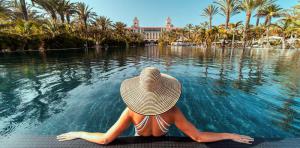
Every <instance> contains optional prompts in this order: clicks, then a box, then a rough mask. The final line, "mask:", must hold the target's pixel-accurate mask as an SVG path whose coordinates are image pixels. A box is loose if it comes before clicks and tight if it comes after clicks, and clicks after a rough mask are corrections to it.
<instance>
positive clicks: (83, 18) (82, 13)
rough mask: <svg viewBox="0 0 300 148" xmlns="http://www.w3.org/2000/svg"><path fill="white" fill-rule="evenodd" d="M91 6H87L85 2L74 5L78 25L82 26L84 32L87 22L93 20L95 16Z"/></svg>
mask: <svg viewBox="0 0 300 148" xmlns="http://www.w3.org/2000/svg"><path fill="white" fill-rule="evenodd" d="M92 10H93V9H92V8H89V6H88V5H86V4H85V3H82V2H79V3H77V5H76V13H77V17H78V20H79V23H80V25H81V26H82V27H83V30H84V31H85V32H86V31H87V29H88V24H89V23H91V22H92V21H93V19H94V18H95V17H96V16H97V14H96V13H95V12H93V11H92Z"/></svg>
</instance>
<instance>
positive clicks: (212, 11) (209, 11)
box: [202, 5, 219, 29]
mask: <svg viewBox="0 0 300 148" xmlns="http://www.w3.org/2000/svg"><path fill="white" fill-rule="evenodd" d="M218 12H219V9H218V7H216V6H214V5H209V6H208V7H207V8H205V9H203V13H202V16H205V17H208V19H209V29H212V20H213V16H214V15H216V14H218Z"/></svg>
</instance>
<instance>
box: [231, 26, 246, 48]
mask: <svg viewBox="0 0 300 148" xmlns="http://www.w3.org/2000/svg"><path fill="white" fill-rule="evenodd" d="M242 25H243V22H242V21H239V22H237V23H233V24H230V25H229V26H230V28H231V30H232V43H231V48H232V50H233V48H234V43H235V34H236V31H237V28H238V27H240V26H242Z"/></svg>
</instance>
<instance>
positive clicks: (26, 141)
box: [0, 136, 300, 148]
mask: <svg viewBox="0 0 300 148" xmlns="http://www.w3.org/2000/svg"><path fill="white" fill-rule="evenodd" d="M0 147H3V148H67V147H68V148H69V147H71V148H96V147H97V148H100V147H106V148H107V147H112V148H127V147H134V148H140V147H146V148H147V147H151V148H160V147H161V148H166V147H168V148H170V147H175V148H181V147H182V148H185V147H197V148H240V147H241V148H248V147H255V148H300V138H294V139H255V142H254V143H253V144H252V145H247V144H239V143H235V142H232V141H223V142H215V143H206V144H200V143H196V142H193V141H192V140H191V139H189V138H181V137H160V138H154V137H149V138H144V137H122V138H119V139H117V140H116V141H114V142H113V143H111V144H109V145H107V146H101V145H97V144H93V143H89V142H86V141H83V140H73V141H67V142H58V141H57V140H56V139H55V137H54V136H53V137H29V136H26V137H21V136H20V137H19V138H14V139H9V140H5V141H3V139H2V140H0Z"/></svg>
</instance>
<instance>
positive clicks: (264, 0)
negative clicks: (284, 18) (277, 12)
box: [255, 0, 276, 26]
mask: <svg viewBox="0 0 300 148" xmlns="http://www.w3.org/2000/svg"><path fill="white" fill-rule="evenodd" d="M275 2H276V0H259V1H258V4H257V5H258V6H257V11H256V14H255V16H256V26H258V25H259V21H260V18H261V17H262V16H263V10H264V9H265V8H266V7H268V6H270V5H271V4H274V3H275Z"/></svg>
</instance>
